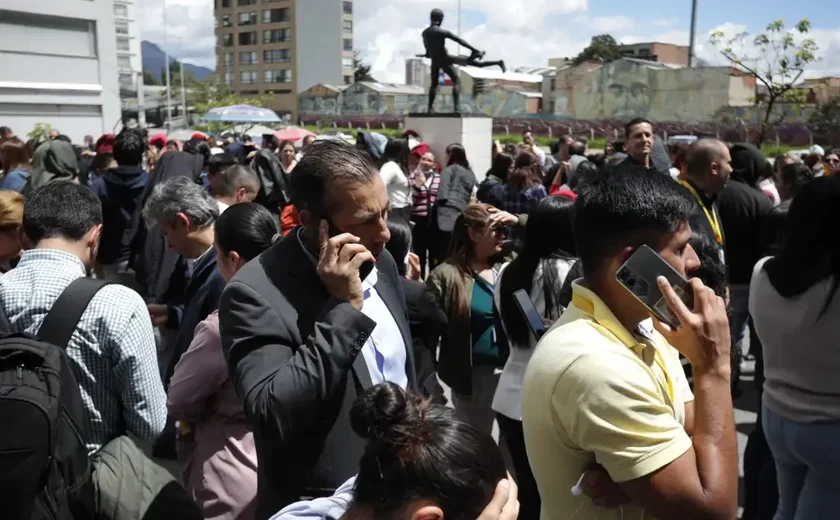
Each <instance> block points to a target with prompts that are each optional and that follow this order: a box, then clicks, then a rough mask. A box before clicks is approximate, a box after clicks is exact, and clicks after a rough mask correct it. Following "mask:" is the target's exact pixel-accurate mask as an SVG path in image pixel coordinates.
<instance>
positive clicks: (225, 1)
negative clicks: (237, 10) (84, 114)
mask: <svg viewBox="0 0 840 520" xmlns="http://www.w3.org/2000/svg"><path fill="white" fill-rule="evenodd" d="M220 6H221V8H222V9H227V8H228V7H230V0H222V1H221V3H220Z"/></svg>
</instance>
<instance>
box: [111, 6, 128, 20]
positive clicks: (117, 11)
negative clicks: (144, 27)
mask: <svg viewBox="0 0 840 520" xmlns="http://www.w3.org/2000/svg"><path fill="white" fill-rule="evenodd" d="M114 16H119V17H121V18H128V6H125V5H122V4H114Z"/></svg>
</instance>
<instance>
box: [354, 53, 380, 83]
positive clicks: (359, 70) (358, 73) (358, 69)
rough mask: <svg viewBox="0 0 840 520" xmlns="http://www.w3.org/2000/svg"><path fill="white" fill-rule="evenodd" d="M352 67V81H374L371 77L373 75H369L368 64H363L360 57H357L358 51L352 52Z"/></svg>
mask: <svg viewBox="0 0 840 520" xmlns="http://www.w3.org/2000/svg"><path fill="white" fill-rule="evenodd" d="M353 69H354V70H355V72H354V73H353V81H355V82H357V83H358V82H359V81H376V80H375V79H373V76H371V75H370V65H365V63H364V62H363V61H362V59H361V58H360V57H359V51H356V52H354V53H353Z"/></svg>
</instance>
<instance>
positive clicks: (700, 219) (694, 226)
mask: <svg viewBox="0 0 840 520" xmlns="http://www.w3.org/2000/svg"><path fill="white" fill-rule="evenodd" d="M688 182H691V181H688ZM692 186H694V185H693V184H692ZM694 191H695V192H696V193H697V195H698V196H699V197H700V200H699V201H698V200H697V198H696V197H695V196H694V195H691V199H692V200H693V201H694V207H693V208H692V210H691V213H690V214H689V215H688V224H689V226H691V232H692V233H698V234H700V235H705V236H706V237H707V238H708V239H709V240H711V241H712V243H717V239H716V238H715V230H714V228H713V227H712V224H711V222H709V218H708V217H707V216H706V211H708V212H709V213H710V214H711V215H714V217H716V218H717V222H718V225H719V226H720V234H721V238H722V240H723V244H720V246H721V247H723V248H724V251H725V250H726V233H725V232H724V230H723V219H722V218H721V216H720V209H718V205H717V197H708V196H707V195H706V194H705V193H703V192H702V191H700V189H698V188H697V187H696V186H694ZM704 209H705V211H704Z"/></svg>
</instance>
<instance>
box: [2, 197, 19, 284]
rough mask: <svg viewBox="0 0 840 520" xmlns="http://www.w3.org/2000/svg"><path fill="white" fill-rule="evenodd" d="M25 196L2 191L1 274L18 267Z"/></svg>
mask: <svg viewBox="0 0 840 520" xmlns="http://www.w3.org/2000/svg"><path fill="white" fill-rule="evenodd" d="M24 200H25V199H24V198H23V195H21V194H20V193H18V192H16V191H11V190H0V273H5V272H6V271H9V270H11V269H12V268H14V266H15V265H17V262H18V259H19V258H20V252H21V250H22V249H23V248H22V247H21V243H20V226H21V224H22V223H23V203H24Z"/></svg>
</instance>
